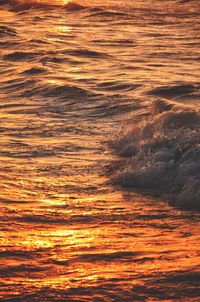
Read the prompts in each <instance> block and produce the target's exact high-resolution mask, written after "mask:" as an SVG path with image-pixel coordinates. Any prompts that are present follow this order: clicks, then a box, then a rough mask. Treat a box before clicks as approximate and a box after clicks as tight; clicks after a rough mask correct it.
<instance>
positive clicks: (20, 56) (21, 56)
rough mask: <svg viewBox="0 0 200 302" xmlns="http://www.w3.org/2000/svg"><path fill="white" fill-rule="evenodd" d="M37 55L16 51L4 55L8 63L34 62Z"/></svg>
mask: <svg viewBox="0 0 200 302" xmlns="http://www.w3.org/2000/svg"><path fill="white" fill-rule="evenodd" d="M38 55H41V54H39V53H35V52H24V51H16V52H12V53H9V54H6V55H4V59H5V60H9V61H26V62H27V61H33V60H36V59H37V57H38Z"/></svg>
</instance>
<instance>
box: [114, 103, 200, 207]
mask: <svg viewBox="0 0 200 302" xmlns="http://www.w3.org/2000/svg"><path fill="white" fill-rule="evenodd" d="M114 147H115V148H116V150H117V152H118V153H119V154H120V156H123V157H126V158H128V160H127V162H126V168H125V169H123V171H122V172H121V173H120V175H119V176H118V178H117V183H118V184H120V185H123V186H127V187H135V188H139V189H140V190H148V191H149V190H150V191H151V192H152V191H153V192H155V191H156V192H157V193H159V194H160V195H162V196H163V195H164V197H165V198H167V199H169V200H170V201H171V202H172V203H173V204H175V205H178V206H181V207H185V208H186V207H187V208H193V207H195V208H200V112H199V110H197V109H195V108H194V107H192V106H188V105H184V104H180V103H177V102H173V101H168V100H156V101H154V102H153V103H152V106H151V109H150V115H149V117H148V118H147V119H145V120H143V121H141V122H139V123H138V124H137V125H136V126H134V127H133V128H132V130H131V131H130V132H129V133H128V134H126V135H125V136H124V137H122V138H121V139H119V140H118V141H116V142H115V143H114Z"/></svg>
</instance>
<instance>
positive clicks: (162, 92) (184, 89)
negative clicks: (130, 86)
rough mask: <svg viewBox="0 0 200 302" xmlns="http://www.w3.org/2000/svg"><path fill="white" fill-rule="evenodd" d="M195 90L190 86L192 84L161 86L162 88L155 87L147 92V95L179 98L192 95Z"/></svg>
mask: <svg viewBox="0 0 200 302" xmlns="http://www.w3.org/2000/svg"><path fill="white" fill-rule="evenodd" d="M196 89H197V88H196V87H195V86H194V85H192V84H182V85H174V86H164V87H163V86H162V87H157V88H154V89H152V90H150V91H148V93H147V94H148V95H155V96H156V95H158V96H162V97H165V98H168V97H169V98H170V97H174V96H180V95H185V94H188V93H192V92H194V91H195V90H196Z"/></svg>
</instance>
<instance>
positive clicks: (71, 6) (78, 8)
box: [64, 2, 87, 12]
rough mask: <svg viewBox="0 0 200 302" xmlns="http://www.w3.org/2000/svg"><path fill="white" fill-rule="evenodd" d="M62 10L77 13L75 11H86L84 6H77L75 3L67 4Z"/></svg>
mask: <svg viewBox="0 0 200 302" xmlns="http://www.w3.org/2000/svg"><path fill="white" fill-rule="evenodd" d="M64 8H65V9H66V10H67V11H68V12H77V11H82V10H84V9H87V7H86V6H83V5H81V4H78V3H76V2H69V3H67V4H66V5H65V6H64Z"/></svg>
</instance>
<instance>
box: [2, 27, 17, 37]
mask: <svg viewBox="0 0 200 302" xmlns="http://www.w3.org/2000/svg"><path fill="white" fill-rule="evenodd" d="M16 35H17V32H16V30H15V29H13V28H11V27H8V26H0V37H4V36H16Z"/></svg>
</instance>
